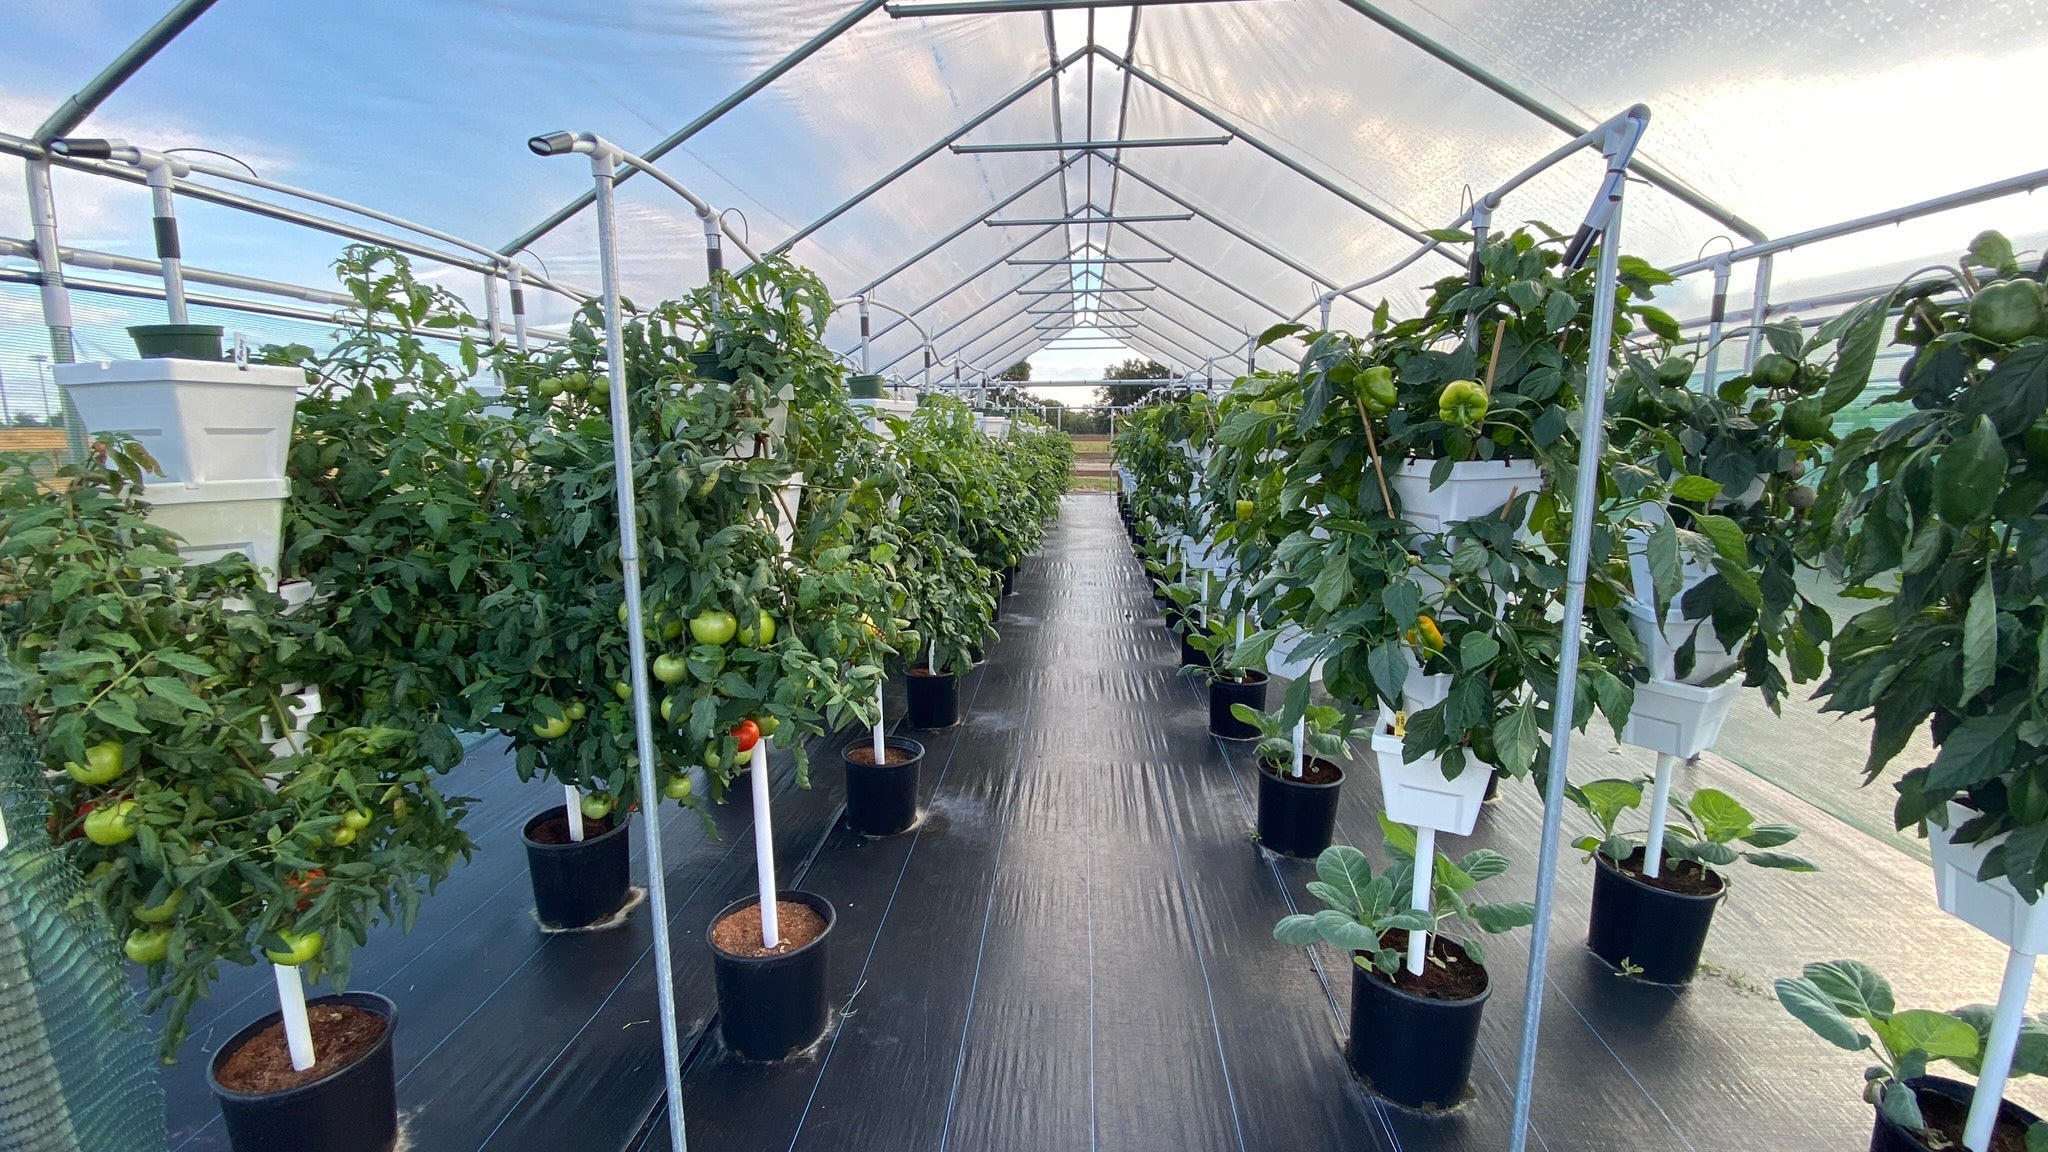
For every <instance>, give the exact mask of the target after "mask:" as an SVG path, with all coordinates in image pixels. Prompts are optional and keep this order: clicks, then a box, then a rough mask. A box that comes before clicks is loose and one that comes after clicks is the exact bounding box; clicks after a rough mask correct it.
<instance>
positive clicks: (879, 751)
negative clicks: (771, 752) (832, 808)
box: [754, 669, 937, 768]
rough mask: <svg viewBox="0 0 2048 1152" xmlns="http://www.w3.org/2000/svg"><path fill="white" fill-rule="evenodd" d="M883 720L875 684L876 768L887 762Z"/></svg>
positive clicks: (757, 749)
mask: <svg viewBox="0 0 2048 1152" xmlns="http://www.w3.org/2000/svg"><path fill="white" fill-rule="evenodd" d="M933 671H935V672H936V671H937V669H933ZM883 721H884V716H883V714H882V686H881V685H880V684H877V685H875V767H877V768H881V767H884V766H886V765H887V764H888V760H887V759H886V757H885V756H884V752H885V751H886V745H885V744H884V743H883V739H882V725H883ZM754 747H755V749H756V752H755V754H756V755H759V749H760V745H758V744H756V745H755V746H754Z"/></svg>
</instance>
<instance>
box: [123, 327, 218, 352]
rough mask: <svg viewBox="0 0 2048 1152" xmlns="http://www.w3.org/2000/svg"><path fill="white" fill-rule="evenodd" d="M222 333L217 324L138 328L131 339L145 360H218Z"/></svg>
mask: <svg viewBox="0 0 2048 1152" xmlns="http://www.w3.org/2000/svg"><path fill="white" fill-rule="evenodd" d="M222 332H223V329H222V328H221V326H220V325H218V324H137V325H135V326H134V327H132V328H130V329H128V336H129V338H130V339H132V340H134V341H135V351H136V352H137V353H138V354H139V355H140V356H141V357H142V358H143V359H144V360H166V359H175V360H218V359H220V341H221V335H222Z"/></svg>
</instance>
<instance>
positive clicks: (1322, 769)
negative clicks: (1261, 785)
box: [1259, 756, 1344, 784]
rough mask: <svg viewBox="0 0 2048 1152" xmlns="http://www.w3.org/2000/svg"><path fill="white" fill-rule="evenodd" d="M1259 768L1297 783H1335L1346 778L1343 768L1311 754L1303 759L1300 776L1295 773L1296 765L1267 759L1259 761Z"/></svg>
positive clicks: (1271, 774) (1266, 772)
mask: <svg viewBox="0 0 2048 1152" xmlns="http://www.w3.org/2000/svg"><path fill="white" fill-rule="evenodd" d="M1259 770H1260V771H1262V772H1264V773H1265V774H1266V775H1268V776H1277V777H1279V778H1280V779H1282V780H1291V781H1293V782H1294V783H1297V784H1335V783H1336V782H1337V781H1339V780H1342V779H1343V778H1344V770H1343V769H1341V768H1339V767H1337V766H1336V765H1335V764H1332V763H1330V762H1329V761H1328V760H1321V759H1318V758H1316V757H1314V756H1309V757H1306V758H1304V759H1303V760H1302V762H1301V775H1300V776H1296V775H1295V774H1294V765H1292V764H1274V763H1270V762H1268V761H1265V760H1261V761H1259Z"/></svg>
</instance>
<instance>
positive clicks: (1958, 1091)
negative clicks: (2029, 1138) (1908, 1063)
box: [1870, 1076, 2041, 1152]
mask: <svg viewBox="0 0 2048 1152" xmlns="http://www.w3.org/2000/svg"><path fill="white" fill-rule="evenodd" d="M1906 1086H1907V1087H1909V1088H1911V1089H1913V1090H1914V1091H1916V1092H1919V1093H1922V1094H1923V1095H1924V1094H1928V1093H1931V1094H1933V1095H1937V1096H1946V1097H1948V1098H1949V1099H1951V1100H1953V1101H1955V1102H1956V1103H1957V1104H1960V1105H1961V1106H1962V1108H1963V1110H1964V1111H1965V1112H1967V1111H1969V1108H1970V1101H1971V1100H1972V1099H1974V1098H1975V1097H1976V1092H1977V1090H1976V1088H1975V1087H1973V1086H1972V1085H1969V1084H1965V1083H1963V1082H1962V1081H1960V1080H1951V1079H1949V1078H1948V1077H1946V1076H1915V1077H1914V1078H1913V1079H1911V1080H1908V1081H1906ZM1921 1107H1922V1108H1925V1107H1926V1104H1925V1102H1924V1101H1923V1102H1922V1104H1921ZM1874 1111H1876V1113H1877V1120H1876V1122H1875V1123H1873V1124H1872V1125H1871V1127H1870V1152H1932V1150H1931V1149H1929V1148H1928V1146H1927V1143H1926V1142H1925V1141H1923V1140H1921V1139H1920V1137H1919V1136H1917V1135H1915V1134H1914V1133H1913V1132H1912V1131H1911V1130H1910V1129H1907V1128H1905V1127H1902V1126H1901V1125H1900V1124H1899V1122H1898V1121H1896V1120H1893V1119H1892V1118H1891V1117H1889V1116H1886V1115H1885V1114H1884V1110H1883V1109H1882V1108H1879V1109H1874ZM2040 1122H2041V1118H2040V1117H2038V1116H2036V1115H2034V1114H2033V1113H2032V1112H2029V1111H2027V1110H2026V1109H2025V1108H2022V1107H2020V1106H2019V1105H2017V1104H2014V1103H2013V1102H2012V1101H2010V1100H2000V1101H1999V1102H1998V1123H1997V1124H1995V1125H1993V1127H1992V1130H1993V1131H1994V1132H1995V1131H1997V1130H1998V1129H1999V1128H2003V1127H2005V1126H2007V1125H2009V1124H2010V1125H2017V1126H2018V1127H2019V1128H2020V1129H2022V1130H2025V1129H2026V1128H2028V1127H2031V1126H2032V1125H2035V1124H2038V1123H2040Z"/></svg>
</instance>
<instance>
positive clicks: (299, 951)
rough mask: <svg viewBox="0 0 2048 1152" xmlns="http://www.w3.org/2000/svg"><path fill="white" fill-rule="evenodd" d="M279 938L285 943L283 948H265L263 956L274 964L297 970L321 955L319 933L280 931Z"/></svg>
mask: <svg viewBox="0 0 2048 1152" xmlns="http://www.w3.org/2000/svg"><path fill="white" fill-rule="evenodd" d="M277 938H278V939H279V940H281V941H283V942H284V947H283V948H265V949H264V950H263V954H264V955H265V956H268V957H270V962H271V963H272V964H282V965H284V966H285V967H287V968H296V967H298V966H299V965H301V964H304V963H305V962H307V961H308V960H311V959H312V958H313V957H315V956H318V955H319V954H320V934H319V933H318V932H292V931H288V930H285V929H279V930H278V933H277Z"/></svg>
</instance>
